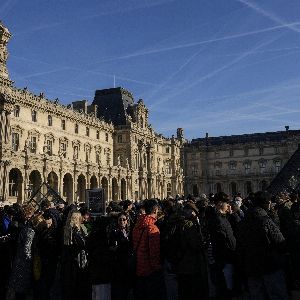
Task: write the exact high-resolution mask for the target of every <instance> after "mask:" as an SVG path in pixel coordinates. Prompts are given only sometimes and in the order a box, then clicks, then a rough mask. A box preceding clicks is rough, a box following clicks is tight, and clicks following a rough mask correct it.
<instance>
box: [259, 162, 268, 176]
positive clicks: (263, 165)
mask: <svg viewBox="0 0 300 300" xmlns="http://www.w3.org/2000/svg"><path fill="white" fill-rule="evenodd" d="M258 165H259V172H260V174H263V173H264V172H265V170H266V162H265V161H260V162H259V163H258Z"/></svg>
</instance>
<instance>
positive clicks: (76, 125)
mask: <svg viewBox="0 0 300 300" xmlns="http://www.w3.org/2000/svg"><path fill="white" fill-rule="evenodd" d="M75 133H78V124H75Z"/></svg>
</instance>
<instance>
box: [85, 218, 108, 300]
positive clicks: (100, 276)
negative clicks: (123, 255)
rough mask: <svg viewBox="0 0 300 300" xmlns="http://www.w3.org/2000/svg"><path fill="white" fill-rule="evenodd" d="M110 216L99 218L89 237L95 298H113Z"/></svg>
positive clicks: (90, 266)
mask: <svg viewBox="0 0 300 300" xmlns="http://www.w3.org/2000/svg"><path fill="white" fill-rule="evenodd" d="M110 223H111V219H110V217H107V216H102V217H100V218H98V219H97V220H96V221H95V222H94V224H93V227H92V231H91V233H90V235H89V237H88V241H87V248H88V254H89V266H88V268H89V275H90V281H91V286H92V299H93V300H99V299H101V300H111V282H112V278H113V255H112V254H113V252H112V250H111V248H110V243H109V237H108V232H107V228H108V227H109V225H110Z"/></svg>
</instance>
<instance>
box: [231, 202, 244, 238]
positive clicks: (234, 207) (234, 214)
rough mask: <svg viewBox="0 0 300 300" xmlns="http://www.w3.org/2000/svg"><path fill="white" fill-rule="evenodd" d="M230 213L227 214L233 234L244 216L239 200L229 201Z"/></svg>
mask: <svg viewBox="0 0 300 300" xmlns="http://www.w3.org/2000/svg"><path fill="white" fill-rule="evenodd" d="M230 209H231V213H230V214H228V221H229V223H230V225H231V228H232V230H233V233H234V235H235V234H236V231H237V227H238V224H239V223H240V222H241V220H242V218H243V217H244V213H243V211H242V210H241V202H239V201H236V200H234V201H231V202H230Z"/></svg>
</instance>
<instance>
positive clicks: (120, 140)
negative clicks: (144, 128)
mask: <svg viewBox="0 0 300 300" xmlns="http://www.w3.org/2000/svg"><path fill="white" fill-rule="evenodd" d="M118 143H122V135H118Z"/></svg>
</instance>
